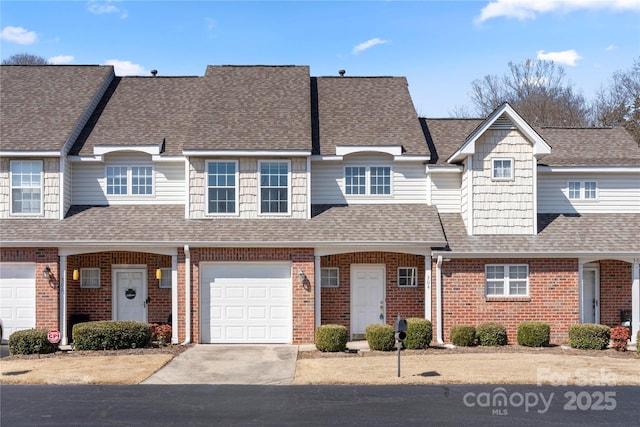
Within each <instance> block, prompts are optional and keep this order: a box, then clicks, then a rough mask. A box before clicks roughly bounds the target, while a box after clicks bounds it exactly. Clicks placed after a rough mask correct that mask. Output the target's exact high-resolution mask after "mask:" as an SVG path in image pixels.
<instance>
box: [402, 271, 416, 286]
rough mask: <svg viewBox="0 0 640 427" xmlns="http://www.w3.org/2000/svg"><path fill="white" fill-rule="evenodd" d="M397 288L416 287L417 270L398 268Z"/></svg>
mask: <svg viewBox="0 0 640 427" xmlns="http://www.w3.org/2000/svg"><path fill="white" fill-rule="evenodd" d="M398 286H399V287H401V288H415V287H417V286H418V268H417V267H400V268H398Z"/></svg>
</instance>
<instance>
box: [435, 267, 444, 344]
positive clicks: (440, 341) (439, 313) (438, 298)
mask: <svg viewBox="0 0 640 427" xmlns="http://www.w3.org/2000/svg"><path fill="white" fill-rule="evenodd" d="M436 339H437V340H438V344H443V343H444V339H443V338H442V255H438V261H437V262H436Z"/></svg>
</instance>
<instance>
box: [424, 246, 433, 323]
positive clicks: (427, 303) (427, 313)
mask: <svg viewBox="0 0 640 427" xmlns="http://www.w3.org/2000/svg"><path fill="white" fill-rule="evenodd" d="M424 318H425V319H427V320H428V321H431V254H429V255H425V256H424Z"/></svg>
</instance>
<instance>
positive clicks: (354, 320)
mask: <svg viewBox="0 0 640 427" xmlns="http://www.w3.org/2000/svg"><path fill="white" fill-rule="evenodd" d="M384 284H385V266H384V265H377V264H372V265H352V266H351V338H352V339H362V338H365V329H366V328H367V325H371V324H373V323H385V322H386V314H385V308H386V305H385V287H384Z"/></svg>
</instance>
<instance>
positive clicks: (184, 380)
mask: <svg viewBox="0 0 640 427" xmlns="http://www.w3.org/2000/svg"><path fill="white" fill-rule="evenodd" d="M297 356H298V346H297V345H263V344H259V345H245V344H235V345H227V344H197V345H195V346H193V347H192V348H190V349H188V350H186V351H185V352H183V353H182V354H180V355H178V356H176V357H175V358H174V359H173V360H172V361H171V362H169V363H168V364H167V365H166V366H164V367H163V368H162V369H160V370H159V371H158V372H156V373H155V374H153V375H151V376H150V377H149V378H147V379H146V380H145V381H143V382H142V384H263V385H264V384H267V385H276V384H278V385H287V384H291V383H292V382H293V377H294V375H295V372H296V359H297Z"/></svg>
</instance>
